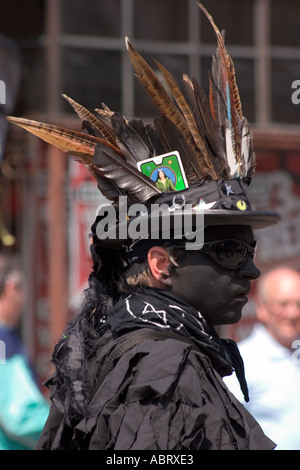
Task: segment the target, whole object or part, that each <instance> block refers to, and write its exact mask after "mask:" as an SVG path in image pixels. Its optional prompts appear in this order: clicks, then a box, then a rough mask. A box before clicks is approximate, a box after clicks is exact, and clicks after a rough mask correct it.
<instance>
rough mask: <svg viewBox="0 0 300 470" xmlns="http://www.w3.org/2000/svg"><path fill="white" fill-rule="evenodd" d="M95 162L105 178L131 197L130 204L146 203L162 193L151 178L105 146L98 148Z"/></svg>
mask: <svg viewBox="0 0 300 470" xmlns="http://www.w3.org/2000/svg"><path fill="white" fill-rule="evenodd" d="M95 162H97V167H98V168H99V170H100V171H101V172H102V174H103V176H105V178H108V179H111V180H113V181H114V183H115V184H116V185H117V186H118V187H119V188H121V189H122V190H123V191H124V193H125V194H126V195H127V196H128V197H129V199H130V202H133V201H140V202H145V201H147V200H148V199H149V198H150V197H152V196H154V195H157V194H159V193H160V191H159V190H158V189H157V187H156V186H155V184H154V183H153V181H152V180H151V179H150V178H147V177H146V176H145V175H143V173H141V172H140V171H139V170H138V169H137V167H136V166H133V165H131V164H130V163H129V162H127V161H126V160H125V159H124V158H122V157H120V155H118V154H117V153H115V152H114V151H113V150H112V149H111V148H109V147H107V146H105V145H103V144H99V145H97V147H96V150H95Z"/></svg>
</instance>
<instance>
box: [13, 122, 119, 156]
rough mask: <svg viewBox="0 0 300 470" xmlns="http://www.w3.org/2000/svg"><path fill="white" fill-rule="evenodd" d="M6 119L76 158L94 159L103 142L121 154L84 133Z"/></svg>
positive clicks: (98, 139)
mask: <svg viewBox="0 0 300 470" xmlns="http://www.w3.org/2000/svg"><path fill="white" fill-rule="evenodd" d="M6 119H7V120H8V121H9V122H11V123H13V124H16V125H17V126H20V127H23V128H24V129H26V130H27V131H28V132H30V133H31V134H34V135H36V136H37V137H39V138H40V139H42V140H44V141H45V142H47V143H48V144H51V145H54V147H57V148H59V149H60V150H62V151H63V152H66V153H69V154H70V155H71V156H74V157H79V158H81V157H87V156H89V157H93V155H94V151H95V147H96V145H97V144H98V143H101V142H105V143H106V145H107V146H110V147H111V148H112V149H114V150H115V151H116V152H117V153H120V150H119V149H118V148H116V147H114V146H113V145H111V144H110V143H109V142H106V141H105V140H104V139H101V138H99V137H95V136H92V135H88V134H85V133H84V132H77V131H73V130H70V129H65V128H63V127H59V126H54V125H52V124H46V123H44V122H40V121H33V120H31V119H25V118H17V117H12V116H7V118H6Z"/></svg>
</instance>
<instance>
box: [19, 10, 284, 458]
mask: <svg viewBox="0 0 300 470" xmlns="http://www.w3.org/2000/svg"><path fill="white" fill-rule="evenodd" d="M198 6H199V7H200V8H201V10H202V12H203V13H204V14H205V15H206V17H207V18H208V20H209V22H210V24H211V26H212V28H213V30H214V32H215V35H216V39H217V51H216V54H215V55H214V56H213V58H212V66H211V70H210V75H209V85H210V89H209V98H208V96H207V94H206V92H205V91H204V89H203V88H202V87H201V85H200V84H199V83H198V82H197V80H195V79H192V80H191V79H189V77H188V76H187V75H186V74H184V77H183V88H184V94H183V93H182V91H181V89H180V86H178V85H177V83H176V82H175V80H174V79H173V77H172V75H171V74H170V73H169V72H168V71H167V70H166V69H165V67H163V66H162V65H161V64H159V63H158V62H157V61H156V65H157V67H158V68H159V70H160V73H161V76H163V77H164V81H165V83H166V84H167V85H168V87H169V89H170V94H169V93H167V92H166V89H165V84H164V83H163V82H162V81H161V80H160V77H159V76H158V75H156V74H155V72H154V70H152V68H151V67H150V65H149V64H148V63H147V62H146V61H145V60H144V58H143V57H142V56H141V55H140V54H139V53H138V51H136V50H135V48H134V47H133V45H132V44H131V43H130V42H129V39H128V38H126V40H125V42H126V47H127V50H128V54H129V58H130V60H131V63H132V65H133V68H134V71H135V74H136V76H137V77H138V79H139V80H140V81H141V83H142V85H143V86H144V88H145V90H146V91H147V93H148V94H149V95H150V97H151V99H152V101H153V102H154V104H155V106H156V107H157V110H158V111H159V116H158V117H157V118H156V119H155V120H154V122H153V125H152V124H148V123H147V124H146V125H144V123H143V122H142V121H141V120H140V119H132V120H130V121H129V120H128V119H126V118H125V117H124V116H122V115H121V114H120V113H114V112H112V111H110V110H109V108H108V107H107V106H103V110H100V111H99V110H98V111H99V117H98V116H95V115H93V114H91V113H90V112H89V111H88V110H87V109H85V108H84V107H83V106H81V105H80V104H79V103H76V102H74V100H72V99H70V98H68V97H67V99H68V101H69V103H71V105H72V106H73V108H74V109H75V110H76V112H77V113H78V115H79V116H80V118H81V120H83V121H84V128H85V129H86V130H87V131H89V135H87V134H86V133H80V132H73V131H71V130H69V129H62V128H58V127H57V126H51V125H50V126H49V125H48V124H45V123H37V122H34V121H30V120H26V119H20V118H10V121H11V122H13V123H15V124H18V125H20V126H21V127H25V129H27V130H29V131H30V132H32V133H34V134H35V135H38V136H40V137H41V138H43V139H44V140H46V141H47V142H50V143H51V144H53V145H55V146H57V147H59V148H60V149H62V150H64V151H67V152H68V154H69V155H74V156H75V157H76V158H77V159H79V161H81V163H82V164H84V165H85V166H87V167H88V168H89V170H90V171H91V173H92V174H93V175H94V176H95V179H96V181H97V185H98V188H99V189H100V191H101V192H102V194H104V195H105V196H106V198H107V199H108V201H109V203H108V205H105V207H104V206H103V205H102V207H101V208H100V207H99V212H98V215H97V217H96V220H95V222H94V224H93V226H92V227H91V242H92V243H91V253H92V260H93V269H92V272H91V274H90V277H89V287H88V289H87V290H86V291H85V293H84V297H83V303H82V308H81V311H80V312H79V314H78V316H76V318H74V319H73V320H72V322H71V323H70V324H69V325H68V327H67V328H66V331H65V332H64V335H63V337H62V338H61V340H60V341H59V342H58V344H57V346H56V348H55V350H54V354H53V362H54V364H55V366H56V373H55V374H54V376H53V377H52V378H51V379H50V380H49V382H48V386H49V388H50V389H51V392H52V394H51V399H52V407H51V411H50V415H49V419H48V421H47V424H46V426H45V429H44V432H43V434H42V436H41V438H40V440H39V443H38V446H37V448H38V449H101V450H146V449H148V450H150V449H151V450H159V451H162V450H172V451H175V450H184V451H189V450H208V449H209V450H225V449H226V450H232V449H236V450H240V449H241V450H246V449H249V450H259V449H266V450H269V449H273V448H274V447H275V444H274V443H273V442H272V441H270V440H269V438H268V437H266V436H265V434H264V433H263V431H262V429H261V428H260V426H259V425H258V423H257V422H256V421H255V420H254V418H253V417H252V416H251V415H250V414H249V413H248V412H247V411H246V410H245V408H244V407H243V406H242V405H241V404H240V403H239V402H238V401H237V400H236V399H235V397H234V396H233V395H232V394H231V393H230V392H229V390H228V388H227V387H226V386H225V384H224V381H223V380H222V377H224V376H226V375H230V374H232V371H233V370H234V371H235V373H236V376H237V378H238V380H239V383H240V387H241V390H242V392H243V394H244V397H245V400H246V401H248V400H249V396H248V388H247V383H246V380H245V375H244V367H243V361H242V358H241V356H240V354H239V351H238V348H237V346H236V344H235V343H234V342H233V341H231V340H224V339H221V338H220V337H219V336H218V334H217V332H216V330H215V329H214V326H215V325H220V324H230V323H234V322H237V321H238V320H239V319H240V317H241V314H242V308H243V306H244V305H245V303H246V301H247V295H248V294H249V292H250V284H251V280H253V279H256V278H257V277H258V276H259V271H258V269H257V268H256V267H255V265H254V262H253V257H254V252H255V240H254V235H253V230H256V229H261V228H264V227H267V226H270V225H272V224H274V223H276V222H277V221H278V219H279V217H278V215H277V214H274V213H271V212H261V211H255V210H253V209H252V207H251V203H250V200H249V197H248V195H247V186H248V185H249V184H250V182H251V178H252V174H253V172H254V169H255V166H256V159H255V154H254V151H253V141H252V134H251V129H250V125H249V123H248V121H247V119H246V118H245V117H244V116H243V114H242V107H241V101H240V97H239V93H238V88H237V83H236V79H235V73H234V67H233V63H232V60H231V58H230V56H229V55H228V53H227V51H226V48H225V43H224V36H223V35H222V34H221V32H220V31H219V30H218V28H217V26H216V25H215V23H214V21H213V19H212V17H211V16H210V15H209V13H208V12H207V11H206V9H205V8H204V7H203V6H202V5H200V4H198ZM170 95H171V96H170ZM174 154H175V155H176V166H173V165H175V163H174V162H175V160H173V157H174ZM166 157H168V158H167V160H166V161H167V162H168V165H170V168H171V167H172V171H173V169H174V172H175V173H176V178H177V181H179V180H180V181H181V182H184V188H185V189H182V190H179V191H176V192H174V191H170V189H171V188H167V191H164V189H165V188H158V187H157V186H156V185H155V183H154V182H153V181H152V179H151V174H149V172H150V171H152V170H153V169H156V170H157V169H158V168H161V165H163V162H164V161H165V158H166ZM169 157H170V159H169ZM149 162H151V165H150V163H149ZM144 164H146V166H147V167H148V168H147V172H146V173H147V174H146V173H145V174H144V173H143V168H144V171H145V167H143V165H144ZM140 170H141V171H140ZM175 173H174V174H175ZM121 198H122V199H121ZM124 198H125V199H126V201H128V204H126V207H127V208H128V211H126V213H125V214H124V213H123V211H122V207H124V204H123V205H122V204H121V201H124ZM136 205H138V206H139V207H140V208H141V209H140V213H138V212H136V211H132V210H131V209H133V206H135V207H134V209H135V208H136ZM157 208H159V209H162V210H157ZM102 209H104V210H102ZM152 209H156V210H153V211H152ZM133 214H134V215H133ZM111 215H113V217H112V220H113V222H112V223H111V224H110V226H108V227H107V230H106V222H107V224H108V225H109V220H110V216H111ZM122 216H123V217H122ZM199 216H200V217H199ZM202 216H203V217H202ZM180 218H183V219H184V223H183V224H178V222H179V221H180ZM108 219H109V220H108ZM199 219H200V220H201V221H202V222H201V223H200V224H199ZM186 221H188V222H186ZM152 222H154V224H152ZM158 222H159V223H158ZM165 222H167V223H168V227H167V228H168V229H170V231H169V234H168V235H167V234H166V232H168V231H167V230H164V228H163V227H164V223H165ZM138 226H140V227H143V231H142V233H140V234H139V235H138V236H135V235H136V234H134V233H133V231H132V228H134V227H138ZM101 227H102V228H101ZM153 227H154V229H153ZM103 228H105V230H104V232H103ZM129 228H130V230H129ZM178 228H180V230H178ZM203 231H204V243H203V245H202V243H201V241H202V240H200V239H201V234H202V233H203ZM191 235H194V236H195V238H196V241H197V243H195V245H194V246H191V245H193V244H192V243H191ZM196 235H197V237H196ZM198 235H200V236H198ZM188 245H189V246H188Z"/></svg>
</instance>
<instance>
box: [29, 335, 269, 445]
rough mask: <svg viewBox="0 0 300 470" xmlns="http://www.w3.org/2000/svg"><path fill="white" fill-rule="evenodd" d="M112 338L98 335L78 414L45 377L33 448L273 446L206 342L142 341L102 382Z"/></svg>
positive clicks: (57, 383) (63, 389)
mask: <svg viewBox="0 0 300 470" xmlns="http://www.w3.org/2000/svg"><path fill="white" fill-rule="evenodd" d="M115 344H116V342H115V340H113V339H112V335H111V332H110V330H109V329H108V330H107V331H106V333H105V334H104V335H103V336H102V337H101V338H98V339H97V341H95V344H94V349H93V352H92V353H91V355H90V358H89V362H88V364H87V367H86V370H87V373H88V382H89V383H90V388H91V390H92V393H91V394H90V401H89V404H88V406H87V407H86V409H85V410H83V411H82V413H81V414H80V413H79V414H77V415H76V413H75V414H73V415H71V414H70V412H69V411H68V409H66V396H65V394H67V393H68V391H67V386H66V384H63V383H62V382H61V378H59V374H58V375H57V374H55V376H54V377H53V378H52V379H50V380H49V383H48V386H49V388H50V390H51V393H52V402H53V404H52V407H51V411H50V415H49V419H48V421H47V423H46V426H45V428H44V431H43V433H42V436H41V438H40V440H39V442H38V445H37V449H91V450H92V449H99V450H108V449H110V450H147V449H149V450H234V449H237V450H246V449H249V450H260V449H264V450H271V449H273V448H274V446H275V444H274V443H273V442H272V441H270V440H269V439H268V438H267V437H266V436H265V435H264V433H263V432H262V430H261V428H260V427H259V425H258V424H257V422H256V421H255V420H254V418H253V417H252V416H251V415H250V414H249V413H248V412H247V411H246V409H245V408H244V407H243V406H242V405H241V404H240V403H239V402H238V401H237V400H236V399H235V398H234V397H233V395H232V394H231V393H230V392H229V390H228V389H227V387H226V386H225V384H224V382H223V380H222V377H221V375H222V368H223V364H222V361H221V359H220V364H219V365H220V367H217V368H218V372H216V369H215V367H216V363H215V361H214V366H215V367H213V366H212V363H211V360H210V358H209V354H208V355H206V354H205V347H204V350H203V351H202V352H200V351H195V350H194V349H193V347H192V346H191V344H188V343H186V342H183V341H179V340H177V339H174V338H167V339H163V340H156V339H151V338H150V339H145V340H143V341H141V342H139V343H138V344H136V345H135V346H133V347H132V348H131V349H129V350H128V351H127V352H124V354H123V355H122V356H121V357H120V358H119V360H118V361H117V362H116V364H115V365H114V367H113V368H112V370H111V371H110V372H108V373H107V374H106V376H105V378H104V380H103V381H102V383H101V384H100V385H99V376H100V375H101V371H103V367H104V364H107V357H108V355H109V353H110V352H111V351H112V349H113V347H114V346H115ZM220 374H221V375H220ZM69 408H71V407H69Z"/></svg>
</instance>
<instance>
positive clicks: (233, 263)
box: [200, 239, 256, 269]
mask: <svg viewBox="0 0 300 470" xmlns="http://www.w3.org/2000/svg"><path fill="white" fill-rule="evenodd" d="M255 249H256V242H254V243H253V245H247V243H245V242H242V241H241V240H234V239H225V240H215V241H211V242H206V243H203V247H202V248H201V250H200V251H202V252H203V253H205V254H206V255H208V256H210V257H211V258H212V259H213V260H214V261H215V262H216V263H217V264H218V265H220V266H222V267H223V268H226V269H238V268H240V267H241V266H243V264H245V263H246V261H247V260H248V259H249V258H252V259H253V258H254V254H255Z"/></svg>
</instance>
